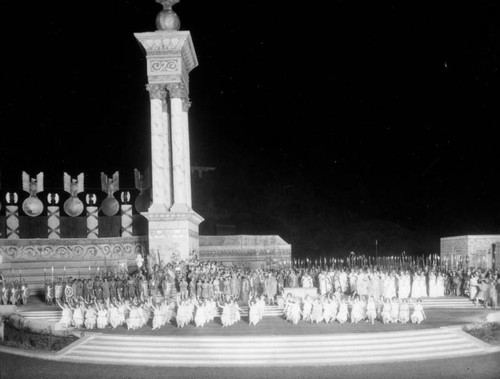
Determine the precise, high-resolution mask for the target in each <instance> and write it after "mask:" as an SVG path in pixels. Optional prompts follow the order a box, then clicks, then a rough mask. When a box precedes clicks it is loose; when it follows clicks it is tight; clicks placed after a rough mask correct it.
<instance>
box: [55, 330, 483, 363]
mask: <svg viewBox="0 0 500 379" xmlns="http://www.w3.org/2000/svg"><path fill="white" fill-rule="evenodd" d="M488 352H491V348H490V347H489V346H488V345H486V344H484V343H483V342H481V341H479V340H477V339H475V338H471V337H470V336H469V335H467V334H466V333H465V332H462V331H461V330H458V329H446V328H439V329H424V330H412V331H397V332H396V331H395V332H383V333H355V334H306V335H275V336H140V335H116V334H113V335H111V334H91V335H87V336H86V337H84V338H82V339H81V340H79V341H77V342H75V343H74V344H73V345H70V346H69V347H67V348H66V349H64V350H63V351H61V352H60V353H59V354H58V355H59V359H60V360H62V361H71V362H81V363H102V364H131V365H154V366H261V365H268V366H280V365H286V366H307V365H336V364H352V363H377V362H394V361H405V360H420V359H434V358H451V357H460V356H469V355H474V354H485V353H488Z"/></svg>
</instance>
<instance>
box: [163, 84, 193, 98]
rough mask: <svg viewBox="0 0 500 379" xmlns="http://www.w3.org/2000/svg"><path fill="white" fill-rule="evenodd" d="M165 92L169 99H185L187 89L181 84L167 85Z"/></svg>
mask: <svg viewBox="0 0 500 379" xmlns="http://www.w3.org/2000/svg"><path fill="white" fill-rule="evenodd" d="M166 87H167V91H168V93H169V94H170V97H171V98H186V99H187V97H188V92H187V88H186V86H185V85H184V84H182V83H168V84H166Z"/></svg>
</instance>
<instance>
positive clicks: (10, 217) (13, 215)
mask: <svg viewBox="0 0 500 379" xmlns="http://www.w3.org/2000/svg"><path fill="white" fill-rule="evenodd" d="M5 218H6V220H5V223H6V224H7V239H9V240H17V239H19V207H18V206H17V205H7V206H6V207H5Z"/></svg>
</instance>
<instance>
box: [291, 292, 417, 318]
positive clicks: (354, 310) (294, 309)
mask: <svg viewBox="0 0 500 379" xmlns="http://www.w3.org/2000/svg"><path fill="white" fill-rule="evenodd" d="M288 295H290V294H288ZM410 305H412V306H413V310H412V313H411V315H410ZM349 307H350V308H349ZM285 318H286V320H287V321H289V322H291V323H292V324H294V325H296V324H298V322H299V320H301V319H302V320H304V321H306V322H309V323H311V324H313V323H316V324H319V323H321V322H325V323H327V324H328V323H333V322H339V323H340V324H343V323H345V322H347V321H348V320H349V321H350V322H351V323H353V324H357V323H358V322H360V321H366V322H371V323H372V324H374V323H375V320H377V319H378V320H380V321H381V322H383V323H384V324H390V323H402V324H406V323H407V322H409V321H411V322H412V323H415V324H420V323H421V322H422V321H423V320H425V318H426V316H425V312H424V308H423V305H422V301H421V299H417V300H416V302H415V303H414V302H413V300H411V299H406V298H404V299H402V300H399V299H397V298H396V297H393V298H392V299H389V298H386V299H380V300H378V299H375V298H374V297H373V296H369V297H368V298H365V297H363V296H360V295H355V296H354V297H349V298H347V299H344V298H343V297H342V296H341V295H340V293H339V292H337V293H335V294H332V293H331V292H330V293H329V294H328V295H323V296H318V297H316V298H313V297H311V296H309V295H307V296H306V297H305V298H304V300H302V301H301V300H300V299H294V298H293V297H292V296H287V298H286V300H285Z"/></svg>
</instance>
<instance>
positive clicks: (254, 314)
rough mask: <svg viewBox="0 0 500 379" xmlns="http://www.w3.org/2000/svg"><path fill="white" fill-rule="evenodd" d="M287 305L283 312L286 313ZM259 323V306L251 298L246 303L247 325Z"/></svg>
mask: <svg viewBox="0 0 500 379" xmlns="http://www.w3.org/2000/svg"><path fill="white" fill-rule="evenodd" d="M288 307H289V304H286V305H285V312H288V311H289V309H288ZM287 320H288V318H287ZM259 321H260V311H259V304H258V303H257V301H256V300H255V298H254V297H252V298H251V299H250V300H249V301H248V324H249V325H257V323H258V322H259Z"/></svg>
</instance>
